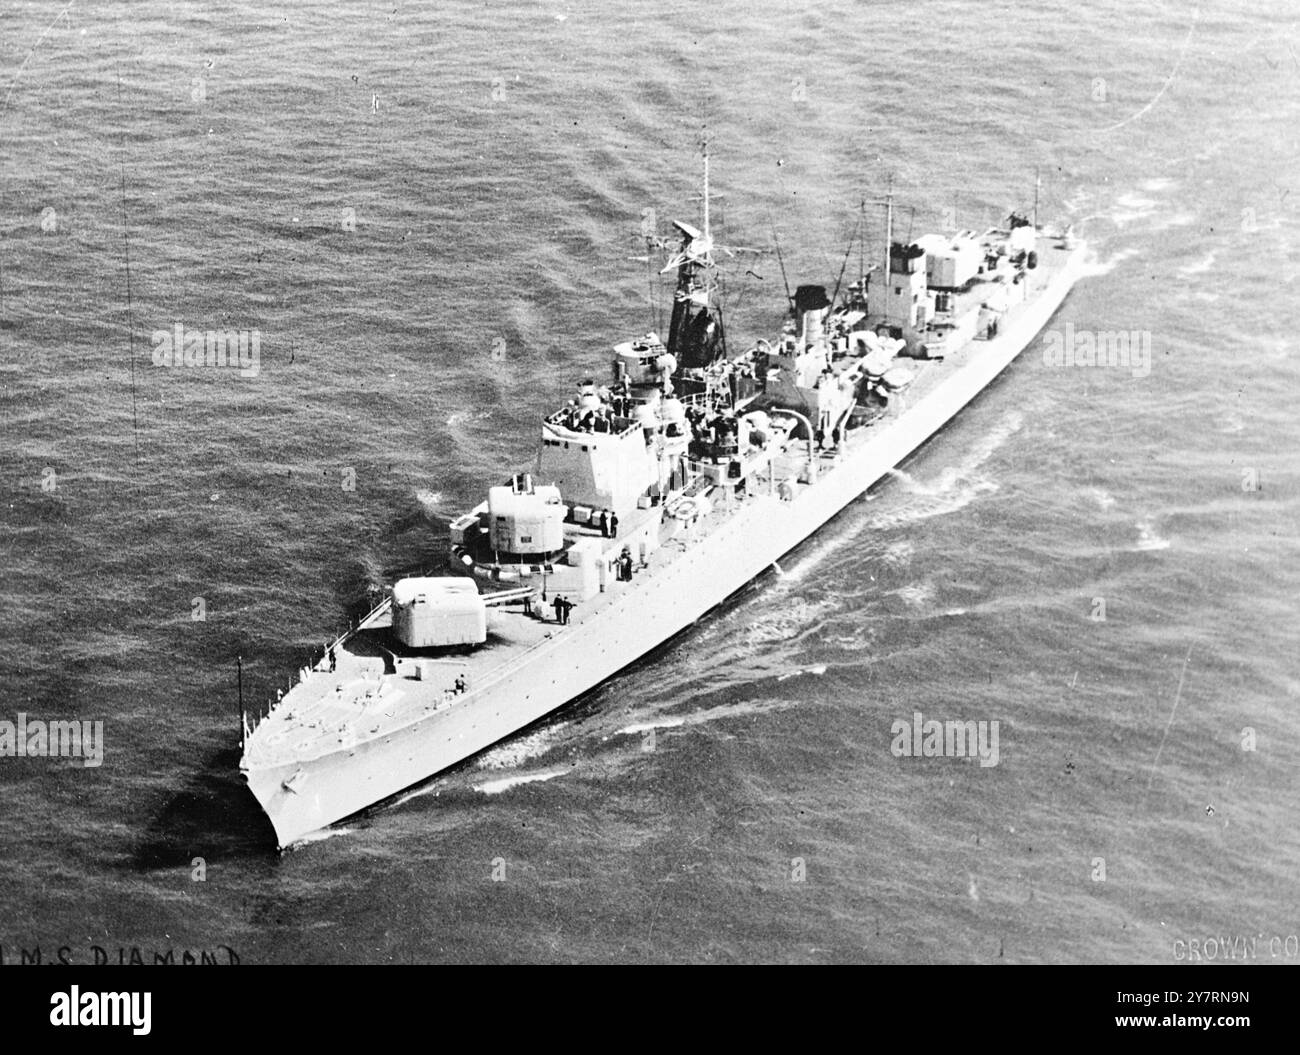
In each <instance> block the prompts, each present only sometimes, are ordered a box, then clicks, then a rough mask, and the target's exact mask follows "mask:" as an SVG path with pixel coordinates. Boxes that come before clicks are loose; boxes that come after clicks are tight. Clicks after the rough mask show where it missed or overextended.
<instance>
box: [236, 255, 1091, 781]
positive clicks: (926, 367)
mask: <svg viewBox="0 0 1300 1055" xmlns="http://www.w3.org/2000/svg"><path fill="white" fill-rule="evenodd" d="M1038 254H1039V266H1038V268H1036V269H1035V270H1034V271H1031V272H1028V273H1027V278H1026V281H1027V282H1028V288H1027V289H1026V291H1025V298H1024V301H1023V302H1021V303H1020V304H1017V305H1014V306H1012V307H1011V308H1010V309H1009V310H1008V311H1007V313H1006V318H1007V320H1008V321H1009V322H1014V320H1015V318H1016V316H1017V315H1018V314H1019V313H1020V312H1021V311H1023V310H1024V309H1025V306H1026V305H1027V304H1029V303H1031V302H1032V301H1033V300H1034V299H1035V298H1036V297H1037V296H1038V295H1039V294H1040V293H1041V292H1042V291H1043V289H1044V288H1045V287H1046V285H1047V284H1048V283H1049V282H1050V281H1051V279H1052V278H1053V277H1054V276H1055V275H1056V274H1058V273H1059V272H1060V270H1061V269H1062V268H1063V267H1064V266H1065V264H1066V262H1067V261H1068V260H1069V258H1070V256H1071V251H1070V250H1067V249H1066V248H1064V247H1063V246H1061V245H1059V244H1057V243H1056V242H1055V241H1054V240H1051V239H1048V238H1046V237H1044V238H1042V239H1041V240H1040V243H1039V249H1038ZM982 340H983V338H981V337H977V338H975V339H974V340H972V341H970V342H968V343H966V344H965V345H962V346H960V347H958V348H955V349H953V350H952V351H950V352H948V353H947V354H946V356H945V357H944V358H943V359H933V360H913V359H902V360H900V363H902V364H905V365H906V366H907V367H908V368H909V369H910V370H912V371H913V373H914V379H913V381H912V382H911V384H910V385H909V386H908V387H907V389H906V390H905V392H906V395H905V400H906V401H907V402H916V401H919V400H920V399H923V398H924V397H925V396H926V395H927V394H928V393H929V392H930V391H932V390H933V389H934V387H935V386H937V385H938V384H940V383H942V381H943V380H944V379H945V378H946V377H949V376H951V375H952V374H953V373H954V372H955V370H956V369H958V368H959V367H960V366H961V365H962V364H963V363H965V362H966V361H967V360H969V358H970V357H971V356H972V355H973V354H974V352H975V351H976V349H977V346H978V345H979V344H980V343H981V342H982ZM775 413H776V414H779V413H780V412H779V411H776V412H775ZM887 416H888V415H887ZM887 416H886V417H887ZM877 420H884V418H881V419H877ZM874 424H875V423H874V422H869V423H868V424H866V425H864V426H862V427H860V428H856V429H853V430H851V431H850V432H849V433H848V435H847V437H846V438H845V440H844V442H843V443H842V445H841V448H840V449H838V450H823V451H820V452H819V453H818V455H817V457H818V459H819V465H818V470H819V472H818V476H821V475H822V474H823V473H824V472H829V471H831V470H833V468H834V466H835V464H836V463H837V462H838V461H839V460H841V459H842V458H844V457H845V455H846V454H847V453H851V452H852V451H854V450H856V449H857V448H858V447H860V446H861V445H863V444H865V443H868V442H870V438H871V434H872V432H873V425H874ZM804 451H805V448H804V441H802V440H800V441H797V442H794V443H791V444H789V445H788V449H787V451H786V453H784V454H781V455H778V456H777V457H775V458H773V459H772V465H771V468H770V470H767V471H764V472H761V473H759V474H758V475H757V477H754V476H751V477H750V478H749V484H748V486H747V488H746V489H743V490H742V491H740V492H739V493H736V492H733V490H732V488H731V487H728V486H726V485H720V486H717V487H714V488H711V489H710V490H712V492H713V493H714V497H715V498H717V499H719V500H716V501H714V502H713V508H712V509H711V511H710V512H709V513H708V514H706V515H704V516H702V517H700V518H698V520H697V521H696V522H694V523H693V524H692V525H690V526H685V525H684V524H683V523H682V522H680V521H676V520H671V519H670V518H668V517H663V518H662V523H663V526H662V529H661V533H660V539H659V543H660V544H659V545H658V547H657V548H651V549H650V550H649V552H647V553H646V554H645V555H644V558H643V559H642V560H638V563H637V567H636V570H635V572H634V575H633V579H632V581H630V582H624V581H620V580H618V579H617V578H616V577H614V576H610V578H609V580H608V581H607V583H606V584H605V585H604V587H603V588H602V590H601V592H599V593H597V594H596V595H595V596H593V597H591V598H589V599H587V600H584V601H581V602H575V604H574V607H573V609H572V612H571V615H570V620H569V623H568V625H561V624H560V623H558V622H557V621H556V617H555V613H554V611H553V609H552V608H551V607H550V606H549V602H550V600H551V596H552V595H551V594H548V595H547V599H546V601H545V602H544V603H543V605H542V606H541V607H540V609H539V608H538V607H537V606H534V610H533V612H532V613H531V614H527V613H525V611H524V609H523V605H522V603H521V602H520V603H512V604H506V605H502V606H499V607H493V608H490V609H489V624H488V637H487V641H486V643H485V644H483V645H482V646H479V647H477V648H474V649H472V650H467V651H464V652H454V651H448V650H442V651H438V652H435V651H433V650H414V649H409V648H406V647H405V646H403V645H401V644H400V642H398V641H397V640H396V638H395V636H394V635H393V634H392V630H391V612H390V609H389V604H388V602H384V603H383V604H381V605H380V606H379V607H378V608H376V609H375V610H374V611H373V612H371V613H370V614H369V615H368V616H367V617H366V618H365V619H363V620H362V621H361V623H360V624H359V626H358V628H357V629H356V630H355V631H354V632H352V633H351V634H349V635H345V636H344V637H343V638H340V639H339V640H338V641H336V642H335V644H334V653H335V659H336V663H335V669H334V670H332V671H331V670H330V669H329V661H328V659H322V660H321V661H320V662H319V663H318V664H317V665H316V666H315V668H314V669H313V670H312V671H311V672H310V673H309V674H308V673H307V672H304V677H303V678H302V679H301V680H300V682H299V684H297V685H296V686H294V688H293V689H292V690H291V692H290V693H289V694H288V695H287V696H286V697H285V698H284V699H283V700H282V701H281V702H280V703H279V704H277V705H276V706H275V707H274V708H273V710H272V713H271V715H270V716H268V718H267V719H265V720H264V721H263V722H262V723H261V724H259V726H258V727H257V729H256V731H255V732H254V734H253V736H251V737H250V738H249V740H248V742H247V745H246V750H245V759H244V765H245V767H246V768H248V767H263V766H266V767H271V766H278V765H284V764H286V763H289V762H292V761H294V760H298V761H302V762H306V761H308V760H310V759H311V758H313V757H318V756H320V755H322V754H326V753H329V752H332V751H335V750H338V749H340V748H346V747H347V746H348V745H349V744H351V743H355V742H357V741H359V740H364V739H370V738H375V737H382V736H384V735H386V734H388V733H390V732H395V731H397V730H398V729H400V728H401V727H402V726H404V725H407V724H409V723H410V722H412V721H414V720H417V719H418V718H420V717H421V716H423V715H426V714H429V713H431V712H434V711H437V710H439V709H441V708H446V707H455V706H457V705H458V703H460V702H462V701H463V700H464V699H465V697H463V696H462V695H461V693H460V692H458V691H457V687H456V686H457V679H458V678H460V679H463V684H464V686H465V692H466V693H470V694H472V693H473V692H474V690H475V689H477V688H480V687H483V686H484V685H485V684H487V683H489V682H490V681H491V680H493V678H494V676H496V675H498V674H499V673H500V672H501V671H502V670H504V669H506V668H507V667H512V666H513V665H514V663H515V662H517V661H518V660H519V659H520V658H521V657H522V656H524V655H525V654H526V653H528V652H529V651H531V650H533V649H536V648H538V647H540V646H541V645H543V644H545V643H546V642H547V641H549V640H551V639H553V638H554V637H555V636H556V635H563V634H566V633H569V632H571V631H572V630H573V629H574V628H577V627H580V626H582V625H583V624H584V623H586V622H588V621H590V620H593V619H598V618H599V617H600V614H601V612H602V610H604V609H605V608H606V607H608V606H609V605H611V604H612V603H614V602H615V601H617V600H618V599H619V598H621V597H623V596H624V595H625V594H626V593H627V592H629V591H634V590H635V589H636V587H637V585H638V582H640V581H643V580H644V578H645V577H653V576H655V575H656V574H658V573H659V572H660V571H661V570H662V569H664V568H666V567H667V566H669V565H670V564H671V563H672V562H673V561H675V560H676V559H678V558H679V556H680V555H681V554H682V552H683V551H684V550H686V549H689V548H690V547H691V546H692V545H694V544H695V543H696V541H697V540H698V539H701V538H704V537H707V536H708V535H709V534H711V533H712V532H713V531H714V530H715V529H716V528H717V527H718V526H719V525H720V524H721V523H722V522H724V521H725V520H726V519H728V518H729V517H731V516H733V515H735V514H736V512H737V511H738V510H739V509H741V508H744V507H745V506H746V505H748V504H751V503H754V502H759V501H767V502H770V501H771V499H770V497H768V495H769V493H770V492H771V491H772V490H774V489H775V488H776V486H777V482H778V481H780V480H783V479H794V478H796V477H797V476H798V474H799V472H800V470H801V469H802V468H803V466H804V463H805V461H806V456H805V453H804ZM724 492H725V494H724ZM660 512H661V511H660V510H658V509H652V510H636V511H635V513H634V514H629V516H628V517H627V518H626V519H625V520H624V521H623V522H621V523H620V531H619V538H614V539H609V540H608V544H607V546H606V547H605V554H606V556H607V558H612V557H615V556H617V554H618V553H619V552H620V550H621V549H622V546H623V541H622V539H623V538H625V537H626V536H627V535H629V534H631V533H632V532H634V531H635V530H636V529H638V528H640V527H644V525H645V523H646V520H647V519H648V518H651V517H658V516H660ZM566 534H567V535H568V536H569V538H570V539H572V538H574V537H592V536H595V537H600V531H599V530H598V529H597V528H593V527H589V526H580V525H566ZM634 556H638V557H639V556H641V555H640V554H634ZM502 585H503V586H505V585H507V584H502ZM486 596H488V597H490V596H491V594H490V593H487V594H486ZM718 600H722V598H718Z"/></svg>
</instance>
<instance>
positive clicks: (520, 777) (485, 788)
mask: <svg viewBox="0 0 1300 1055" xmlns="http://www.w3.org/2000/svg"><path fill="white" fill-rule="evenodd" d="M570 772H572V767H568V766H556V767H554V768H552V769H540V770H537V771H536V772H533V773H517V774H515V775H514V776H512V777H501V778H500V779H499V780H487V781H484V782H483V783H482V784H475V785H474V786H473V787H474V790H475V791H478V792H481V793H482V794H484V795H500V794H502V793H504V792H507V791H509V790H510V789H511V788H517V787H519V786H520V785H521V784H537V783H540V782H542V781H544V780H554V779H555V778H556V777H562V776H564V775H565V774H566V773H570Z"/></svg>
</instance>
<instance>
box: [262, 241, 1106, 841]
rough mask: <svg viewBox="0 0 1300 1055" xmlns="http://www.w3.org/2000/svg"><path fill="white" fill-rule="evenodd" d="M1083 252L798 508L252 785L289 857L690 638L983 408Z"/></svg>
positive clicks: (721, 540)
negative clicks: (407, 717)
mask: <svg viewBox="0 0 1300 1055" xmlns="http://www.w3.org/2000/svg"><path fill="white" fill-rule="evenodd" d="M1080 262H1081V251H1077V252H1076V253H1074V254H1073V255H1072V256H1071V257H1070V258H1069V260H1068V262H1067V264H1066V265H1065V266H1064V267H1063V268H1062V269H1061V271H1059V272H1058V273H1057V274H1056V275H1055V276H1053V278H1052V280H1051V281H1050V282H1049V283H1048V284H1047V285H1046V287H1045V288H1044V289H1043V291H1042V292H1041V293H1040V294H1039V295H1038V296H1037V297H1036V299H1035V300H1034V301H1033V302H1032V303H1029V304H1025V305H1024V306H1023V308H1022V310H1020V311H1019V312H1018V313H1017V317H1016V318H1015V320H1014V322H1013V323H1011V324H1010V325H1008V326H1007V327H1006V330H1005V332H1003V333H1001V334H1000V335H999V336H997V337H995V338H993V339H991V340H987V341H980V342H977V345H976V346H975V347H974V349H973V350H972V351H971V352H970V353H969V359H968V361H967V362H965V363H964V364H963V365H962V366H961V367H960V368H958V369H957V370H955V371H954V372H953V373H952V375H951V376H949V377H947V378H945V379H944V380H943V381H942V382H941V383H939V384H938V385H936V386H935V388H934V389H933V390H931V391H930V392H928V393H927V394H926V395H925V397H924V398H923V399H921V400H919V401H918V402H917V403H916V405H915V406H911V407H907V408H905V409H903V410H902V411H901V412H899V413H897V414H896V416H892V417H890V418H889V419H887V420H886V421H884V422H881V423H879V424H877V425H873V426H872V427H871V437H870V440H869V442H867V443H865V444H864V445H863V446H862V447H861V448H860V449H858V450H856V451H854V452H852V453H850V454H847V455H845V456H844V457H843V458H842V459H840V460H839V461H837V462H835V463H834V464H827V465H826V466H825V467H824V468H823V469H822V471H821V473H820V475H819V477H818V479H817V481H816V483H815V484H814V485H812V486H808V487H804V488H801V489H800V491H799V493H798V496H797V497H796V498H795V499H794V500H793V501H790V500H782V499H780V498H778V497H776V496H770V497H768V496H759V497H756V498H753V499H750V500H748V501H746V502H745V503H744V504H743V505H742V506H741V508H739V509H738V510H737V511H736V512H735V513H734V514H733V515H732V516H731V517H729V518H728V519H727V520H726V521H725V522H724V523H723V524H722V525H721V526H720V527H718V528H717V529H716V530H714V531H712V532H711V533H709V534H708V535H707V536H704V537H702V538H700V539H699V540H698V541H694V542H688V543H687V544H686V546H685V549H684V551H683V552H682V553H681V554H679V555H675V556H674V558H673V559H672V560H671V561H670V562H668V563H666V564H665V565H664V566H663V567H662V568H661V569H658V570H655V571H654V573H653V574H647V575H645V576H644V577H643V581H642V582H640V583H638V584H637V588H636V589H634V590H630V591H626V592H625V593H623V594H622V595H621V596H619V597H618V598H617V599H615V600H613V601H611V602H610V603H609V604H608V605H605V606H603V607H602V608H601V610H600V612H599V613H598V615H596V616H595V617H593V618H591V619H590V620H589V621H583V620H581V619H579V620H578V621H575V622H574V623H572V624H570V625H569V626H567V627H565V628H564V629H563V630H562V631H561V632H559V633H556V634H555V635H553V636H552V637H550V638H549V639H547V640H546V641H544V642H542V643H541V644H540V645H538V646H536V647H534V648H532V649H530V650H529V651H528V652H527V653H525V654H523V655H522V656H520V657H519V658H518V660H517V661H515V662H514V663H512V664H510V665H509V667H508V669H506V670H504V671H502V672H499V673H498V674H497V675H496V676H495V677H490V678H488V679H486V680H485V681H484V683H482V684H479V685H476V686H475V688H474V690H473V691H472V692H471V693H469V694H468V695H467V696H466V697H465V698H464V699H463V700H462V701H460V702H458V704H457V705H456V706H455V707H451V708H448V709H446V710H442V711H435V712H434V713H431V714H427V715H424V716H422V717H420V718H418V719H417V720H414V721H412V722H411V723H410V724H408V725H406V726H404V727H402V728H399V729H394V730H393V731H392V732H391V733H390V734H388V735H385V736H383V737H381V738H376V739H373V740H368V741H358V742H355V743H345V744H340V746H339V748H338V749H337V750H335V751H332V752H330V753H327V754H324V755H322V756H319V757H317V758H315V759H312V760H311V761H310V762H303V761H294V762H287V763H285V764H282V765H276V766H267V767H263V768H252V769H247V770H246V771H245V775H246V777H247V780H248V783H249V787H250V788H251V790H252V791H253V794H254V795H255V796H256V797H257V799H258V801H259V802H260V803H261V805H262V807H263V809H264V810H265V811H266V814H267V816H268V817H269V818H270V820H271V823H272V825H273V826H274V828H275V832H276V837H277V840H278V843H279V845H280V846H281V847H283V846H286V845H288V844H290V843H292V842H294V841H296V840H298V839H301V838H302V837H303V836H305V835H308V834H310V833H312V832H315V831H317V830H319V829H321V828H324V827H327V826H328V825H330V824H333V823H335V822H337V821H339V820H342V819H343V818H345V817H348V816H350V815H352V814H355V813H357V812H359V811H361V810H363V809H365V808H367V807H369V806H371V805H373V804H375V803H377V802H380V801H382V800H384V799H386V798H389V797H391V796H393V795H396V794H398V793H399V792H401V791H403V790H405V789H407V788H409V787H411V786H413V785H415V784H418V783H420V782H422V781H424V780H427V779H428V778H430V777H431V776H433V775H435V774H437V773H439V772H441V771H442V770H444V769H447V768H448V767H450V766H453V765H455V764H456V763H458V762H461V761H463V760H464V759H466V758H469V757H470V756H472V755H475V754H477V753H478V752H480V751H482V750H483V749H485V748H487V747H489V746H491V745H492V744H494V743H496V742H497V741H499V740H502V739H504V738H506V737H508V736H510V735H511V734H513V733H516V732H518V731H519V730H520V729H522V728H524V727H525V726H527V725H529V724H531V723H532V722H535V721H537V720H538V719H540V718H543V717H544V716H546V715H547V714H550V713H551V712H552V711H555V710H557V709H558V708H560V707H562V706H564V705H565V704H566V703H568V702H570V701H571V700H573V699H575V698H576V697H578V696H581V695H582V694H583V693H585V692H588V691H589V690H591V689H592V688H594V687H596V686H597V685H599V684H600V683H601V682H603V681H605V680H606V679H607V678H609V677H610V676H612V675H613V674H615V673H617V672H618V671H619V670H621V669H623V668H624V667H626V666H628V665H629V664H631V663H634V662H635V661H636V660H638V659H639V658H641V657H642V656H644V655H645V654H646V653H647V652H649V651H651V650H652V649H654V648H655V647H657V646H658V645H660V644H662V643H663V642H665V641H667V640H668V639H669V638H671V637H673V636H674V635H675V634H677V633H679V632H681V631H682V630H684V629H686V628H687V627H689V626H690V625H691V624H692V623H694V622H696V621H697V620H698V619H700V617H702V616H703V615H705V614H706V613H707V612H709V611H710V610H711V609H713V608H715V607H717V606H718V605H719V604H721V603H722V602H723V601H724V600H726V599H727V598H728V597H729V596H731V595H732V594H733V593H735V592H736V591H737V590H739V589H741V588H742V587H743V586H745V584H746V583H748V582H749V581H750V580H752V579H753V578H755V577H756V576H757V575H759V574H760V573H761V572H763V571H764V570H765V569H766V568H768V567H770V566H771V565H772V564H773V563H774V562H776V561H778V560H779V559H780V558H781V557H782V556H783V555H784V554H786V553H788V552H789V551H790V550H791V549H793V548H795V547H796V546H798V545H799V544H800V543H801V542H803V541H804V540H805V539H806V538H808V537H809V536H810V535H812V534H813V533H814V532H815V531H817V529H818V528H820V527H821V526H822V525H823V524H825V523H826V521H827V520H829V519H830V518H831V517H833V516H834V515H835V514H836V513H838V512H839V511H840V510H842V509H843V508H844V507H845V506H846V505H848V503H850V502H852V501H853V500H854V499H855V498H857V497H858V496H859V495H861V494H862V493H863V492H865V491H866V490H867V489H868V488H869V487H871V485H872V484H874V483H875V482H877V481H878V480H879V479H880V478H881V477H883V476H884V475H885V474H886V473H888V472H889V471H890V470H891V469H893V468H894V467H895V466H897V465H898V464H899V463H900V462H901V461H903V460H904V459H905V458H906V457H907V456H908V455H909V454H910V453H911V452H913V451H914V450H916V449H917V448H918V447H919V446H920V445H921V444H922V443H924V442H925V441H926V440H927V439H928V438H929V437H931V436H932V435H934V433H935V432H936V431H938V430H939V429H940V428H942V426H943V425H944V424H945V423H946V422H948V421H949V420H951V418H952V417H953V416H954V415H955V414H956V413H957V412H958V411H960V410H961V408H962V407H964V406H965V405H966V404H967V403H968V402H970V401H971V400H972V399H973V398H974V397H975V396H976V395H978V394H979V393H980V392H981V391H982V390H983V389H984V388H986V387H987V386H988V384H989V383H990V382H991V381H992V380H993V379H994V378H995V377H997V375H998V374H1000V373H1001V372H1002V370H1004V369H1005V368H1006V367H1007V366H1008V365H1009V364H1010V363H1011V362H1012V360H1014V359H1015V358H1016V356H1017V355H1018V354H1019V353H1020V352H1021V351H1023V350H1024V348H1025V347H1026V346H1027V345H1028V344H1029V343H1030V342H1031V341H1032V340H1033V339H1034V337H1035V336H1036V335H1037V334H1038V332H1039V331H1040V330H1041V329H1042V328H1043V327H1044V326H1045V325H1046V324H1047V322H1048V320H1049V319H1050V318H1051V316H1052V315H1053V314H1054V313H1055V311H1056V310H1057V308H1059V307H1060V305H1061V302H1062V301H1063V300H1064V299H1065V296H1066V295H1067V294H1068V292H1069V290H1070V288H1071V286H1072V285H1073V283H1074V280H1075V278H1076V277H1077V272H1078V267H1079V264H1080Z"/></svg>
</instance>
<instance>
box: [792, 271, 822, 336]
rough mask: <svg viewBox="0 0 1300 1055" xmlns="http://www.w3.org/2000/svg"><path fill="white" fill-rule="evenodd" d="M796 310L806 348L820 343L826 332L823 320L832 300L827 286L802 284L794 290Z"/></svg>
mask: <svg viewBox="0 0 1300 1055" xmlns="http://www.w3.org/2000/svg"><path fill="white" fill-rule="evenodd" d="M793 299H794V311H795V316H796V317H797V318H798V319H799V324H800V327H801V331H802V332H801V340H802V341H803V346H804V347H805V348H811V347H813V346H814V345H817V344H820V343H821V341H822V337H823V334H824V332H825V330H824V327H823V325H822V324H823V322H824V321H825V319H826V312H827V309H828V308H830V306H831V301H830V298H829V297H828V296H826V287H825V286H800V287H799V288H798V289H796V290H795V291H794V298H793Z"/></svg>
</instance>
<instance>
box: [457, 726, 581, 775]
mask: <svg viewBox="0 0 1300 1055" xmlns="http://www.w3.org/2000/svg"><path fill="white" fill-rule="evenodd" d="M568 726H569V723H568V722H567V721H565V722H555V723H554V724H551V725H545V726H543V727H542V728H540V729H538V730H536V731H535V732H531V733H529V734H528V735H527V736H516V737H512V738H511V739H509V740H505V741H503V742H502V743H499V744H497V745H496V746H495V747H490V748H488V750H487V751H485V752H484V753H483V755H482V757H480V758H479V760H478V763H477V768H478V769H518V768H519V767H520V766H521V765H523V764H524V763H525V762H527V761H528V760H529V759H533V758H538V757H540V756H541V755H544V754H546V752H548V751H549V750H551V748H552V747H554V746H555V741H556V740H558V739H559V738H560V737H561V736H562V735H563V733H564V731H565V730H566V729H567V728H568Z"/></svg>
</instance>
